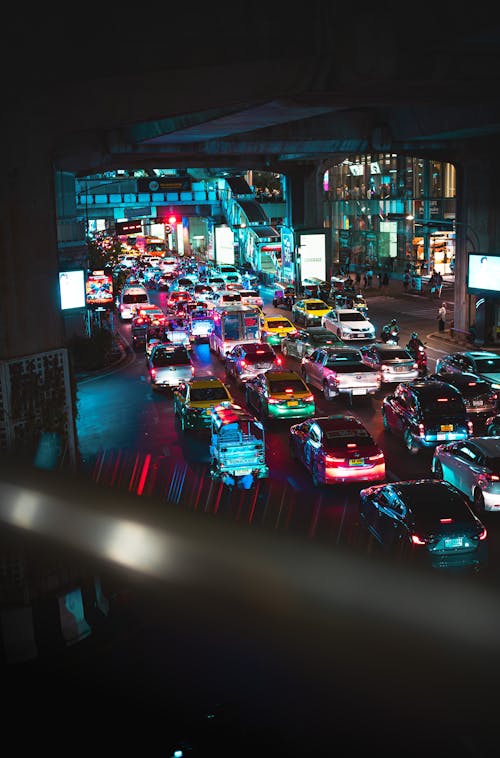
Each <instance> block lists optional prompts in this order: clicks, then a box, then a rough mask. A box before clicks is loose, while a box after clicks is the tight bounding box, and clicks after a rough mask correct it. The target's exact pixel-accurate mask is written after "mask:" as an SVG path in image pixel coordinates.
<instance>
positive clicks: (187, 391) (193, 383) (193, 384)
mask: <svg viewBox="0 0 500 758" xmlns="http://www.w3.org/2000/svg"><path fill="white" fill-rule="evenodd" d="M232 402H233V397H232V395H231V393H230V392H229V389H228V388H227V387H226V385H225V384H224V382H222V381H221V380H220V379H217V378H216V377H214V376H193V378H192V379H190V380H189V381H187V382H181V384H179V386H178V387H177V388H176V389H175V390H174V414H175V417H176V419H177V420H178V422H179V425H180V427H181V429H182V431H183V432H185V431H189V430H199V429H209V428H210V424H211V420H212V410H213V409H214V408H215V406H216V405H224V404H225V405H229V404H230V403H232Z"/></svg>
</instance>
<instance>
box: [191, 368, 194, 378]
mask: <svg viewBox="0 0 500 758" xmlns="http://www.w3.org/2000/svg"><path fill="white" fill-rule="evenodd" d="M191 373H192V375H193V376H194V366H191Z"/></svg>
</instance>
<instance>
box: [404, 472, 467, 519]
mask: <svg viewBox="0 0 500 758" xmlns="http://www.w3.org/2000/svg"><path fill="white" fill-rule="evenodd" d="M416 484H418V486H415V485H416ZM390 486H391V488H393V489H394V490H396V491H399V492H400V493H401V495H402V496H403V499H404V501H405V502H406V503H407V504H408V505H409V506H410V507H411V508H419V507H422V508H423V509H424V510H425V511H429V507H433V506H435V509H436V511H437V512H439V511H442V512H445V511H446V509H447V506H448V503H450V502H451V503H453V502H457V503H459V504H460V505H462V504H463V502H464V499H465V495H462V493H461V492H459V491H458V490H456V489H455V488H454V487H453V486H452V485H449V484H448V483H447V482H445V481H443V480H440V479H415V480H412V481H406V482H394V483H393V484H391V485H390ZM445 498H446V499H445Z"/></svg>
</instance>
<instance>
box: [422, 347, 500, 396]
mask: <svg viewBox="0 0 500 758" xmlns="http://www.w3.org/2000/svg"><path fill="white" fill-rule="evenodd" d="M436 372H437V373H438V374H442V373H447V374H464V373H466V374H476V376H479V377H480V378H481V379H484V381H486V382H489V384H491V386H492V388H493V389H494V390H500V355H497V353H493V352H491V351H486V350H464V351H463V352H456V353H449V354H448V355H443V356H441V357H440V358H438V359H437V360H436Z"/></svg>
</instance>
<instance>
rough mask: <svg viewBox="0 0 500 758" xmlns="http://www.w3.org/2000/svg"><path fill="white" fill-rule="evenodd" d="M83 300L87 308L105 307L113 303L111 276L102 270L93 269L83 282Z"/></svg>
mask: <svg viewBox="0 0 500 758" xmlns="http://www.w3.org/2000/svg"><path fill="white" fill-rule="evenodd" d="M85 300H86V303H87V307H88V308H96V307H101V308H107V307H110V306H112V305H113V277H112V276H109V275H108V274H105V273H104V271H93V272H92V274H89V275H88V277H87V281H86V282H85Z"/></svg>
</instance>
